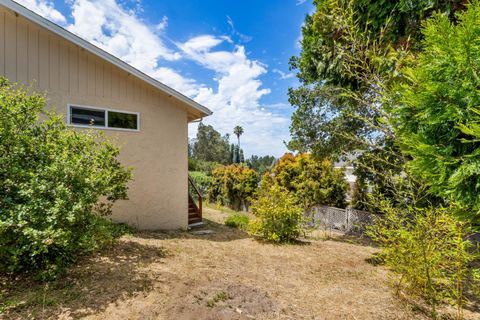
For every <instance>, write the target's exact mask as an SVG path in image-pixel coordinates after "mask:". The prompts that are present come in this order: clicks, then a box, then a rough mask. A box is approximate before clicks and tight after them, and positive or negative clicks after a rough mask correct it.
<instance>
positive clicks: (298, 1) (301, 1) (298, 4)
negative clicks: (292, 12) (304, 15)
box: [297, 0, 307, 6]
mask: <svg viewBox="0 0 480 320" xmlns="http://www.w3.org/2000/svg"><path fill="white" fill-rule="evenodd" d="M305 2H307V0H297V6H301V5H302V4H304V3H305Z"/></svg>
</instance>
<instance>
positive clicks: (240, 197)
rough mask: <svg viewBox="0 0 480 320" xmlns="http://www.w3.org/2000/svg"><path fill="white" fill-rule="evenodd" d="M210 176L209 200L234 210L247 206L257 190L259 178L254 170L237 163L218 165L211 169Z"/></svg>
mask: <svg viewBox="0 0 480 320" xmlns="http://www.w3.org/2000/svg"><path fill="white" fill-rule="evenodd" d="M212 176H213V182H212V185H211V188H210V190H209V193H208V199H209V201H210V202H214V203H218V204H220V205H224V206H228V207H230V208H232V209H234V210H241V209H242V207H243V206H248V204H249V203H250V202H251V200H252V198H253V196H254V194H255V191H256V190H257V186H258V180H259V178H258V174H257V173H256V172H255V171H254V170H252V169H250V168H248V167H246V166H244V165H238V164H233V165H229V166H223V167H218V168H216V169H215V170H213V173H212Z"/></svg>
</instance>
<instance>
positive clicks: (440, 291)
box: [368, 201, 479, 319]
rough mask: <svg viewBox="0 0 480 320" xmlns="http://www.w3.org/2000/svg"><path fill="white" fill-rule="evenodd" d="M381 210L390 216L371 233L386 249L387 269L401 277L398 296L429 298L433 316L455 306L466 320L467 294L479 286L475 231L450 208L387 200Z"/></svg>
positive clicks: (370, 231) (383, 248)
mask: <svg viewBox="0 0 480 320" xmlns="http://www.w3.org/2000/svg"><path fill="white" fill-rule="evenodd" d="M381 206H382V207H383V212H384V214H385V215H384V217H383V218H381V219H378V220H377V222H376V224H375V225H374V226H373V227H371V228H370V230H369V231H368V234H369V236H370V237H372V239H373V240H375V241H377V242H378V243H379V244H381V245H382V257H383V259H384V262H385V264H386V266H387V267H388V268H390V269H391V270H393V271H394V272H396V273H397V274H398V275H399V281H398V282H396V284H395V287H396V290H397V292H400V291H402V292H403V293H405V294H408V295H410V296H412V297H413V298H421V299H423V300H424V301H425V302H426V303H427V304H428V305H429V306H431V308H432V317H433V318H436V316H437V314H436V307H437V306H438V304H439V303H442V302H448V303H451V304H453V305H455V306H456V307H457V310H458V319H461V318H462V309H463V306H464V304H465V301H466V292H467V290H469V289H472V288H473V287H475V286H478V284H479V282H478V279H476V278H475V274H476V273H477V272H478V270H475V269H472V268H471V267H470V266H469V264H470V263H471V262H472V261H473V260H474V259H475V255H474V254H472V253H471V252H472V243H471V242H470V241H468V240H466V239H467V236H468V235H470V234H471V232H472V229H471V228H470V227H469V225H468V224H466V223H464V222H461V221H460V220H458V219H456V218H455V217H454V215H452V213H451V212H450V210H449V209H445V208H435V207H427V208H424V209H418V208H416V207H414V206H408V207H406V208H403V209H399V208H395V207H393V206H392V205H391V204H390V203H389V202H386V201H383V202H382V204H381Z"/></svg>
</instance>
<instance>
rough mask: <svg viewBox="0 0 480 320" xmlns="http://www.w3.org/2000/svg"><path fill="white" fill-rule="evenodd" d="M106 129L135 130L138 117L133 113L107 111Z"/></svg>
mask: <svg viewBox="0 0 480 320" xmlns="http://www.w3.org/2000/svg"><path fill="white" fill-rule="evenodd" d="M108 127H109V128H121V129H132V130H137V129H138V115H137V114H134V113H124V112H117V111H108Z"/></svg>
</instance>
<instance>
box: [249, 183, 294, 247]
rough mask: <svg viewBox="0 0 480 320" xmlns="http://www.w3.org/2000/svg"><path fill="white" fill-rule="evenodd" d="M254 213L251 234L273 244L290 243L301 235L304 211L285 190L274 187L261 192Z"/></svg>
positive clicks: (250, 225)
mask: <svg viewBox="0 0 480 320" xmlns="http://www.w3.org/2000/svg"><path fill="white" fill-rule="evenodd" d="M252 211H253V214H254V215H255V216H256V219H254V220H251V221H250V224H249V231H250V233H252V234H254V235H257V236H259V237H262V238H264V239H266V240H269V241H273V242H290V241H292V240H295V239H296V238H297V237H298V236H299V235H300V232H301V230H302V229H301V222H302V217H303V209H302V208H301V207H300V206H299V205H298V204H297V199H296V198H295V196H293V195H292V194H291V193H289V192H288V191H287V190H286V189H285V188H282V187H280V186H278V185H273V186H272V187H270V188H269V189H268V190H264V191H262V192H260V194H259V196H258V199H257V200H255V201H254V202H253V205H252Z"/></svg>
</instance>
